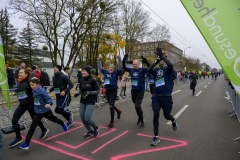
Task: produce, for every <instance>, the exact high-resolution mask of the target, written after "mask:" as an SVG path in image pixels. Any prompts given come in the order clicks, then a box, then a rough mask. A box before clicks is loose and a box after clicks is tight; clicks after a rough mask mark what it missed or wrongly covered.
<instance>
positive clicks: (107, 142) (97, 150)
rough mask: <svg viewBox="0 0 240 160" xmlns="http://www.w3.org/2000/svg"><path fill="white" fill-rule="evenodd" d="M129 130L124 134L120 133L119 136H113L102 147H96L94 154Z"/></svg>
mask: <svg viewBox="0 0 240 160" xmlns="http://www.w3.org/2000/svg"><path fill="white" fill-rule="evenodd" d="M127 132H128V131H125V132H123V133H122V134H120V135H119V136H117V137H116V138H113V139H112V140H110V141H108V142H107V143H105V144H104V145H102V146H101V147H99V148H98V149H96V150H95V151H93V152H92V154H94V153H96V152H97V151H99V150H100V149H102V148H103V147H105V146H106V145H108V144H109V143H111V142H112V141H114V140H116V139H118V138H120V137H122V136H123V135H124V134H126V133H127Z"/></svg>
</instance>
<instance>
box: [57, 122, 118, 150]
mask: <svg viewBox="0 0 240 160" xmlns="http://www.w3.org/2000/svg"><path fill="white" fill-rule="evenodd" d="M98 127H99V128H108V127H102V126H98ZM115 130H116V129H112V128H111V129H110V131H109V132H107V133H104V134H101V135H100V136H98V137H97V138H100V137H102V136H105V135H107V134H109V133H111V132H113V131H115ZM97 138H92V139H90V140H88V141H86V142H83V143H81V144H80V145H78V146H72V145H69V144H66V143H63V142H61V141H56V143H58V144H61V145H63V146H66V147H69V148H72V149H77V148H79V147H81V146H83V145H84V144H87V143H88V142H91V141H93V140H95V139H97Z"/></svg>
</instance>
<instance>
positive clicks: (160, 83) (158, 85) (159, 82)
mask: <svg viewBox="0 0 240 160" xmlns="http://www.w3.org/2000/svg"><path fill="white" fill-rule="evenodd" d="M155 84H156V87H160V86H164V85H165V81H164V78H161V79H158V80H157V81H155Z"/></svg>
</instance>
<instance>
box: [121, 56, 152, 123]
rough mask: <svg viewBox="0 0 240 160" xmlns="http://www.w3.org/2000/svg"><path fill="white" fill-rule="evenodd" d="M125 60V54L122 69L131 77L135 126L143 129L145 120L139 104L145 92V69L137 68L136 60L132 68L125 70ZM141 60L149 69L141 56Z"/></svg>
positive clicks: (138, 64) (145, 60) (137, 62)
mask: <svg viewBox="0 0 240 160" xmlns="http://www.w3.org/2000/svg"><path fill="white" fill-rule="evenodd" d="M127 58H128V55H127V54H126V55H125V56H124V58H123V69H124V70H125V71H127V72H129V73H130V75H131V81H132V90H131V96H132V101H133V103H134V104H135V109H136V112H137V115H138V121H137V124H138V125H141V126H142V127H144V125H145V120H144V118H143V111H142V107H141V104H142V100H143V97H144V92H145V74H146V73H147V68H139V66H140V63H139V61H138V60H137V59H136V60H134V61H133V68H127V67H126V64H125V61H126V59H127ZM141 58H142V62H143V63H145V64H146V65H147V66H148V67H149V66H150V64H149V63H148V61H147V59H146V58H145V57H143V56H142V57H141Z"/></svg>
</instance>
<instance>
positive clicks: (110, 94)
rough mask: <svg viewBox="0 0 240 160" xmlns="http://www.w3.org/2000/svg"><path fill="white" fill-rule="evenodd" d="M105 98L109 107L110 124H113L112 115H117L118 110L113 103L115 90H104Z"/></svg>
mask: <svg viewBox="0 0 240 160" xmlns="http://www.w3.org/2000/svg"><path fill="white" fill-rule="evenodd" d="M106 98H107V101H108V104H109V107H110V114H111V123H114V114H115V111H116V112H117V113H119V110H118V108H117V107H116V106H115V101H116V98H117V89H107V90H106Z"/></svg>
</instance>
